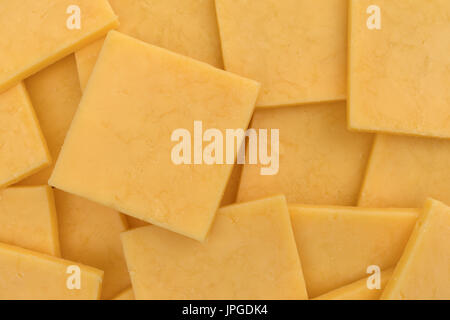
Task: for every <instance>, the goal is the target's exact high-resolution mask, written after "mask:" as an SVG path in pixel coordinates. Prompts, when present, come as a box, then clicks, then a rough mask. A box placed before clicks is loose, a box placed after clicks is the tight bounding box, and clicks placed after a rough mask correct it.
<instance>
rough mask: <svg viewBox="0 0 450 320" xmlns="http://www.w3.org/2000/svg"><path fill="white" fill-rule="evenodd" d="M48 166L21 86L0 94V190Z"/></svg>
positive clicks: (38, 133) (36, 122)
mask: <svg viewBox="0 0 450 320" xmlns="http://www.w3.org/2000/svg"><path fill="white" fill-rule="evenodd" d="M2 3H3V2H2ZM0 11H1V10H0ZM0 55H1V53H0ZM50 162H51V159H50V154H49V152H48V149H47V144H46V142H45V140H44V137H43V135H42V132H41V129H40V127H39V123H38V121H37V119H36V115H35V113H34V110H33V106H32V105H31V102H30V99H29V97H28V93H27V91H26V89H25V86H24V85H23V83H20V84H19V85H18V86H16V87H14V88H12V89H10V90H8V91H6V92H4V93H0V188H4V187H6V186H8V185H11V184H13V183H16V182H18V181H20V180H21V179H23V178H25V177H27V176H29V175H32V174H33V173H35V172H37V171H38V170H40V169H42V168H44V167H45V166H48V165H49V164H50Z"/></svg>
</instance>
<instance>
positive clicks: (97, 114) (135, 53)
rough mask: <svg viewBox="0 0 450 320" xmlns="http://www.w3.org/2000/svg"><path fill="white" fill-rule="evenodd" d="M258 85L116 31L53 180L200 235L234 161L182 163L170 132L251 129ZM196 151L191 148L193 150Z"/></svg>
mask: <svg viewBox="0 0 450 320" xmlns="http://www.w3.org/2000/svg"><path fill="white" fill-rule="evenodd" d="M258 90H259V85H258V84H257V83H256V82H254V81H252V80H247V79H244V78H241V77H238V76H235V75H233V74H230V73H227V72H225V71H221V70H219V69H216V68H213V67H212V66H210V65H208V64H205V63H202V62H198V61H195V60H192V59H190V58H187V57H184V56H181V55H178V54H175V53H172V52H169V51H167V50H164V49H161V48H158V47H155V46H152V45H148V44H146V43H144V42H141V41H138V40H136V39H133V38H131V37H128V36H126V35H123V34H121V33H118V32H115V31H112V32H111V33H110V34H109V36H108V37H107V39H106V41H105V45H104V47H103V50H102V53H101V54H100V57H99V61H98V62H97V65H96V67H95V69H94V72H93V74H92V76H91V79H90V80H89V86H88V88H87V90H86V92H85V94H84V97H83V99H82V102H81V104H80V107H79V109H78V112H77V114H76V116H75V118H74V121H73V122H72V126H71V129H70V131H69V133H68V135H67V138H66V141H65V143H64V146H63V149H62V151H61V154H60V156H59V158H58V162H57V164H56V166H55V170H54V171H53V175H52V177H51V179H50V184H51V185H53V186H55V187H57V188H59V189H62V190H64V191H67V192H71V193H74V194H77V195H80V196H83V197H86V198H88V199H90V200H94V201H97V202H99V203H101V204H103V205H107V206H110V207H112V208H115V209H116V210H119V211H120V212H123V213H126V214H128V215H131V216H134V217H136V218H139V219H141V220H145V221H147V222H150V223H154V224H156V225H159V226H162V227H164V228H168V229H170V230H173V231H175V232H179V233H181V234H184V235H187V236H189V237H192V238H195V239H198V240H203V239H204V238H205V236H206V234H207V232H208V230H209V228H210V225H211V222H212V220H213V217H214V215H215V212H216V210H217V208H218V207H219V204H220V201H221V197H222V195H223V193H224V190H225V187H226V183H227V179H228V178H229V176H230V173H231V170H232V165H208V164H182V165H177V164H176V163H175V162H174V161H173V160H172V158H171V154H172V148H173V147H175V146H176V144H177V143H175V142H172V134H173V133H174V132H175V131H176V130H178V129H186V130H188V131H189V132H190V133H191V134H192V135H194V130H193V127H194V122H195V121H197V120H201V121H202V126H203V128H204V130H206V129H208V128H215V129H218V130H220V131H221V132H223V133H222V134H223V135H225V129H228V128H241V129H243V128H247V126H248V123H249V121H250V117H251V115H252V112H253V109H254V104H255V101H256V98H257V95H258ZM193 153H194V152H193Z"/></svg>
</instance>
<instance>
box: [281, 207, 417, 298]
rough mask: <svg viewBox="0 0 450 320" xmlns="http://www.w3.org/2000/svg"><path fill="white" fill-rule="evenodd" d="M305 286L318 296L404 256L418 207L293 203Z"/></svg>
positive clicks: (393, 262) (293, 219)
mask: <svg viewBox="0 0 450 320" xmlns="http://www.w3.org/2000/svg"><path fill="white" fill-rule="evenodd" d="M289 209H290V212H291V218H292V227H293V229H294V234H295V238H296V241H297V248H298V252H299V255H300V260H301V262H302V266H303V273H304V275H305V281H306V287H307V289H308V294H309V296H310V297H312V298H314V297H317V296H319V295H322V294H324V293H327V292H329V291H331V290H334V289H337V288H339V287H341V286H344V285H347V284H350V283H352V282H354V281H357V280H358V279H361V278H362V277H364V276H365V275H366V270H367V268H368V267H369V266H372V265H374V266H378V267H379V268H380V269H381V270H385V269H387V268H390V267H392V266H394V265H395V264H396V263H397V261H398V260H399V259H400V256H401V254H402V252H403V249H404V247H405V245H406V243H407V241H408V238H409V236H410V235H411V232H412V230H413V228H414V224H415V223H416V220H417V217H418V214H419V210H417V209H365V208H356V207H319V206H301V205H291V206H290V207H289Z"/></svg>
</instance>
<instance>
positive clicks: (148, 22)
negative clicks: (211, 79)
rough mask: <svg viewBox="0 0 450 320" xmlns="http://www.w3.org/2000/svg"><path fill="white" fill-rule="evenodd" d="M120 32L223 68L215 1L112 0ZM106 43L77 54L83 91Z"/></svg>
mask: <svg viewBox="0 0 450 320" xmlns="http://www.w3.org/2000/svg"><path fill="white" fill-rule="evenodd" d="M109 3H110V4H111V7H112V8H113V10H114V12H115V13H116V14H117V15H118V16H119V20H120V26H119V28H118V29H117V30H118V31H120V32H122V33H125V34H127V35H129V36H132V37H135V38H137V39H139V40H142V41H145V42H148V43H150V44H154V45H156V46H159V47H163V48H166V49H169V50H171V51H174V52H177V53H180V54H183V55H186V56H189V57H191V58H194V59H197V60H200V61H204V62H207V63H210V64H211V65H213V66H215V67H217V68H222V67H223V62H222V52H221V48H220V38H219V30H218V27H217V19H216V11H215V6H214V0H183V1H180V0H151V1H148V0H125V1H124V0H109ZM103 41H104V39H101V40H98V41H96V42H95V43H93V44H91V45H89V46H86V47H85V48H83V49H81V50H80V51H78V52H77V53H76V58H77V65H78V71H79V75H80V83H81V87H82V88H83V89H84V88H85V87H86V85H87V82H88V80H89V77H90V75H91V72H92V69H93V68H94V66H95V63H96V61H97V57H98V54H99V53H100V50H101V48H102V45H103Z"/></svg>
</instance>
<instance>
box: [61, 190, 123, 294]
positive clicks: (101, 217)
mask: <svg viewBox="0 0 450 320" xmlns="http://www.w3.org/2000/svg"><path fill="white" fill-rule="evenodd" d="M55 200H56V209H57V212H58V219H59V232H60V235H61V236H60V238H61V253H62V256H63V258H64V259H68V260H71V261H77V262H80V263H83V264H86V265H89V266H92V267H95V268H98V269H100V270H103V271H104V272H105V274H104V280H103V289H102V296H101V298H102V299H111V298H112V297H114V296H115V295H117V294H118V293H119V292H121V291H122V290H124V289H125V288H127V287H129V286H130V284H131V283H130V277H129V275H128V270H127V266H126V262H125V257H124V254H123V249H122V244H121V242H120V233H122V232H124V231H126V230H127V224H126V220H125V219H124V217H123V216H122V215H120V214H119V213H118V212H116V211H114V210H112V209H109V208H106V207H103V206H101V205H98V204H96V203H94V202H91V201H88V200H85V199H83V198H80V197H77V196H74V195H71V194H68V193H65V192H62V191H60V190H55Z"/></svg>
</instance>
